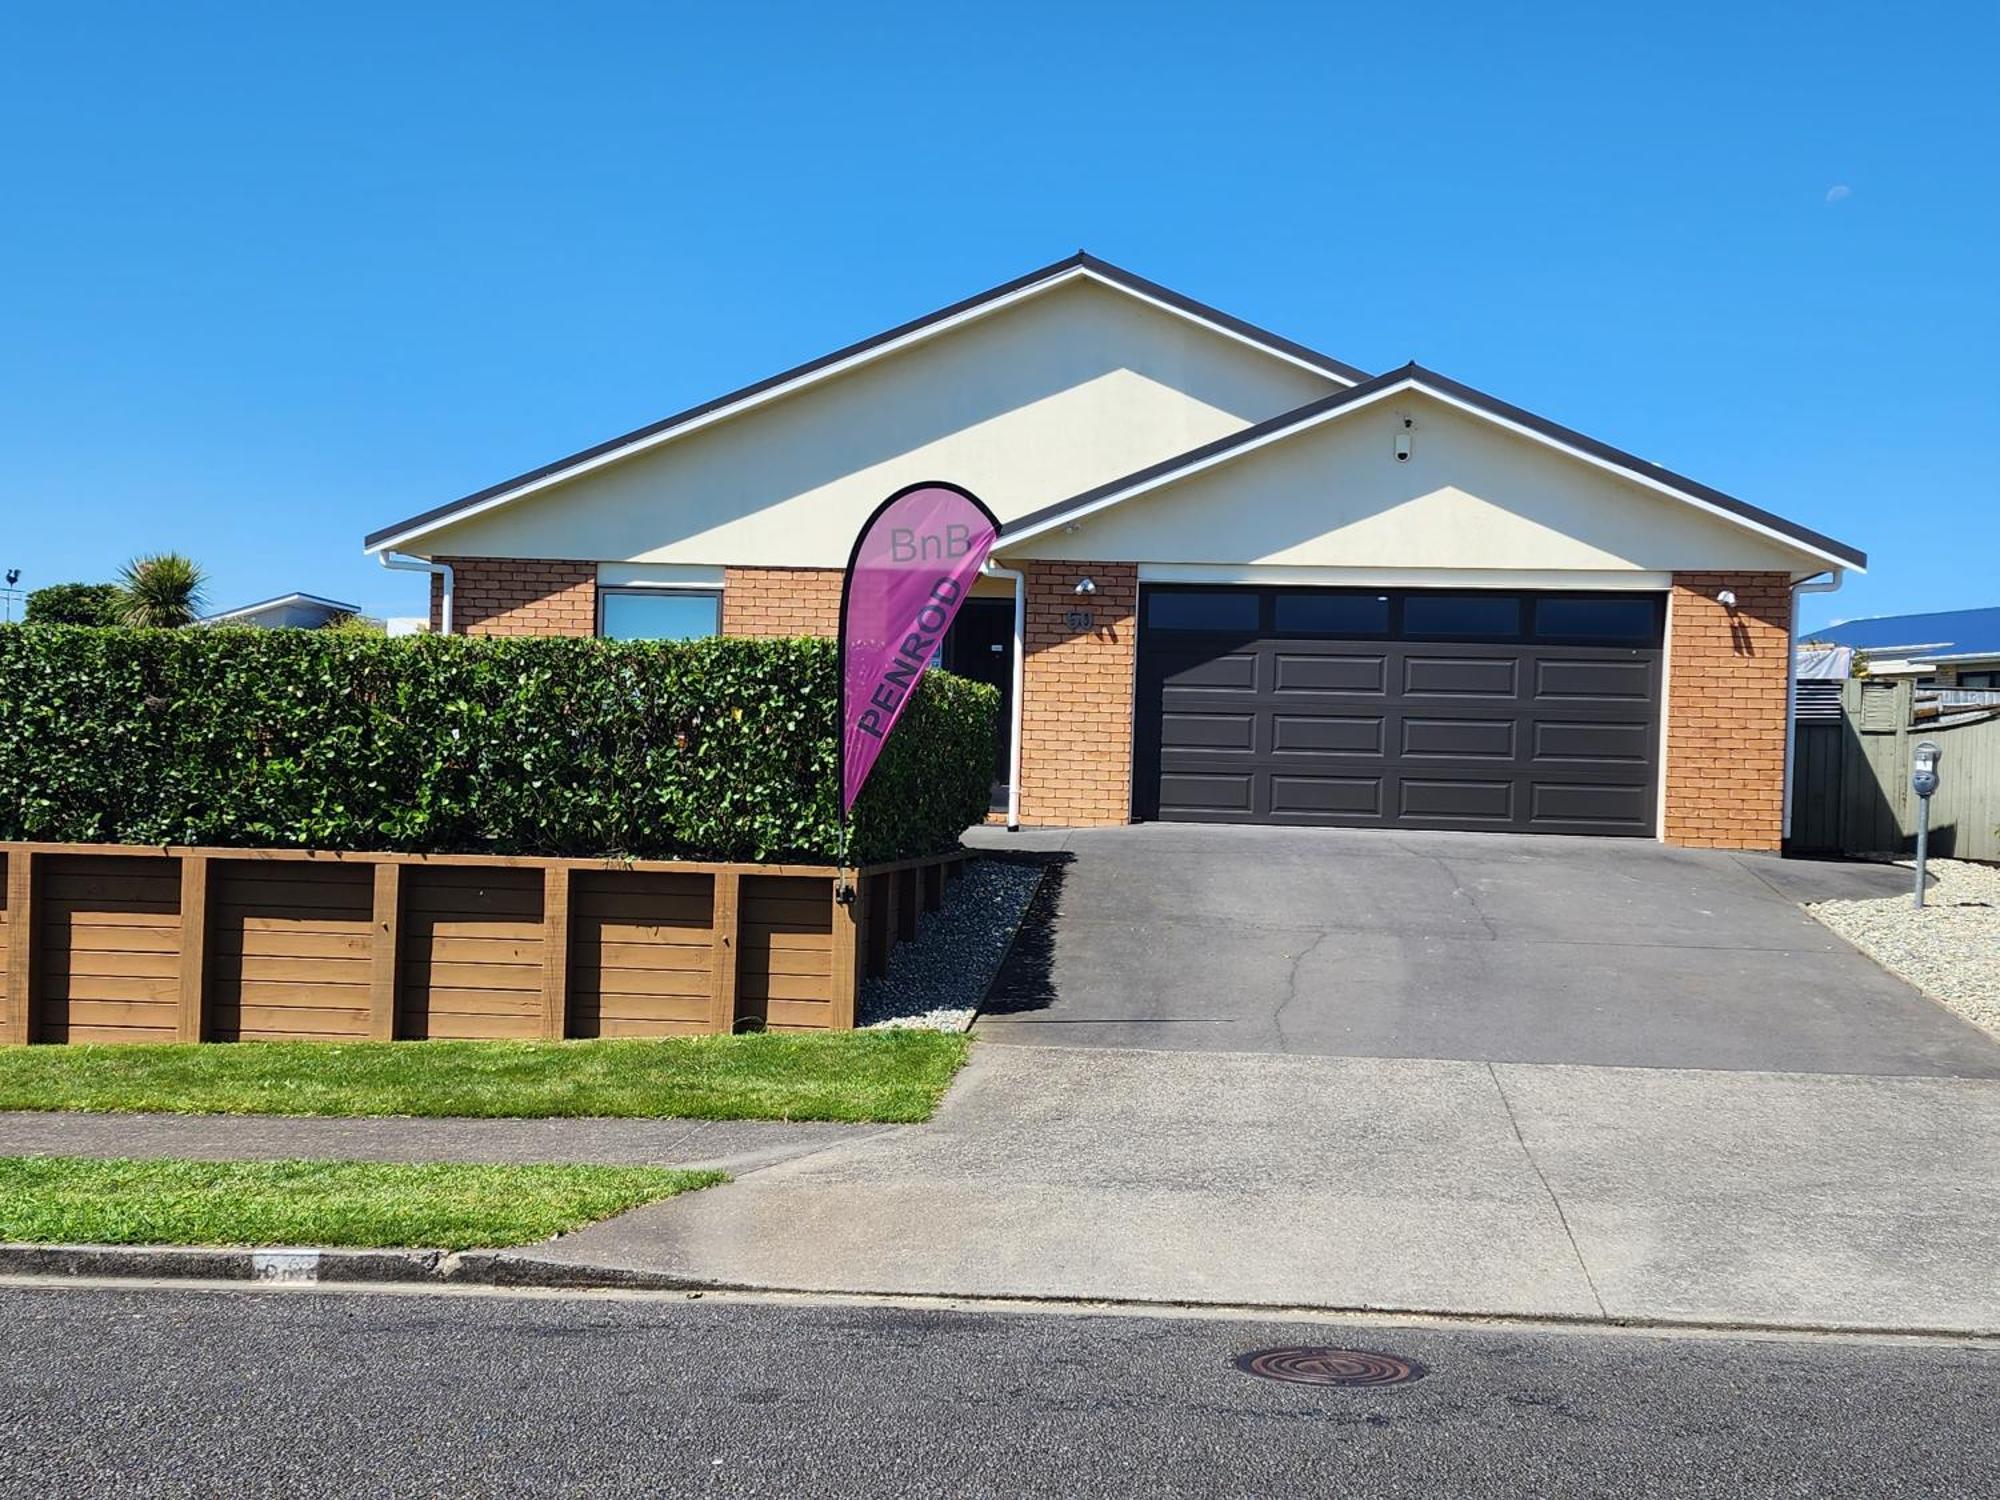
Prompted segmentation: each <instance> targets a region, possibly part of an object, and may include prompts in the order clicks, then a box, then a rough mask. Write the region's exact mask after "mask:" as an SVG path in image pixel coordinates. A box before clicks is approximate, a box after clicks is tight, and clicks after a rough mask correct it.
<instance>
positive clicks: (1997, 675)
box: [1958, 672, 2000, 690]
mask: <svg viewBox="0 0 2000 1500" xmlns="http://www.w3.org/2000/svg"><path fill="white" fill-rule="evenodd" d="M1958 685H1959V686H1960V687H1962V688H1986V689H1988V690H1991V689H1993V688H2000V672H1960V673H1959V674H1958Z"/></svg>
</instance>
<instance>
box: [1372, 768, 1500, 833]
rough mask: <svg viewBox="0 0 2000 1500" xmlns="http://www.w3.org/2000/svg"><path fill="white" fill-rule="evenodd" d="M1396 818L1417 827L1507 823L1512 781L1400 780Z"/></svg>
mask: <svg viewBox="0 0 2000 1500" xmlns="http://www.w3.org/2000/svg"><path fill="white" fill-rule="evenodd" d="M1396 789H1397V793H1398V796H1397V807H1396V813H1397V816H1398V817H1400V818H1402V819H1403V820H1404V821H1405V822H1419V823H1435V822H1445V823H1454V824H1462V823H1495V824H1503V823H1511V822H1513V821H1514V783H1513V782H1512V781H1472V780H1462V779H1460V778H1458V777H1452V778H1450V779H1442V780H1441V779H1434V778H1431V777H1424V776H1404V777H1402V778H1401V779H1399V780H1398V782H1397V783H1396Z"/></svg>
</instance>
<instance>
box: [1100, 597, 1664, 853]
mask: <svg viewBox="0 0 2000 1500" xmlns="http://www.w3.org/2000/svg"><path fill="white" fill-rule="evenodd" d="M1139 605H1140V618H1141V626H1140V630H1139V658H1138V683H1137V687H1138V696H1137V702H1136V710H1137V724H1136V731H1137V732H1136V743H1135V747H1134V748H1135V754H1134V757H1133V773H1134V786H1133V809H1134V812H1135V813H1136V814H1137V816H1139V817H1141V818H1149V819H1162V820H1167V821H1182V822H1210V823H1276V824H1331V825H1343V826H1357V827H1384V828H1461V829H1491V830H1496V831H1506V832H1521V833H1570V834H1600V835H1602V834H1611V835H1621V834H1622V835H1634V836H1645V837H1650V836H1652V835H1653V834H1654V832H1655V830H1656V808H1657V796H1658V793H1657V781H1658V763H1659V746H1660V699H1661V675H1662V673H1661V658H1662V650H1661V644H1662V633H1663V629H1664V620H1665V599H1664V596H1662V595H1661V594H1658V593H1650V592H1624V593H1580V592H1574V591H1555V590H1549V591H1542V590H1508V591H1502V590H1461V591H1452V590H1443V589H1424V590H1417V589H1409V590H1388V591H1383V590H1371V589H1295V588H1226V587H1207V586H1179V585H1147V586H1145V587H1144V588H1142V590H1141V593H1140V600H1139Z"/></svg>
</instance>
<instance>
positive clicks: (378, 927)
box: [368, 860, 403, 1042]
mask: <svg viewBox="0 0 2000 1500" xmlns="http://www.w3.org/2000/svg"><path fill="white" fill-rule="evenodd" d="M402 918H403V867H402V866H401V865H399V864H397V863H396V862H395V861H394V860H384V861H383V862H382V863H381V864H379V865H377V866H376V867H375V909H374V912H373V915H372V919H371V924H370V926H371V930H372V931H373V933H374V938H375V940H374V946H373V949H372V951H371V952H370V955H369V958H370V968H369V971H368V1039H369V1040H370V1041H375V1042H392V1041H394V1040H395V1039H396V986H397V980H398V979H399V977H400V976H401V966H400V964H399V960H400V958H401V957H402V955H401V953H400V952H399V951H398V950H399V948H400V946H401V943H402V929H403V920H402Z"/></svg>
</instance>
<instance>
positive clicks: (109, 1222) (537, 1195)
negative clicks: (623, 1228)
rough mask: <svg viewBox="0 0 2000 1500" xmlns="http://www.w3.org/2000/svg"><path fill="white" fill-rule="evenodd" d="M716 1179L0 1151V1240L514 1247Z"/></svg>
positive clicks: (587, 1170) (608, 1170) (610, 1171)
mask: <svg viewBox="0 0 2000 1500" xmlns="http://www.w3.org/2000/svg"><path fill="white" fill-rule="evenodd" d="M722 1180H723V1177H722V1174H721V1173H720V1172H680V1171H670V1170H668V1169H666V1168H663V1167H543V1166H529V1167H498V1166H461V1165H457V1164H452V1163H442V1164H435V1163H434V1164H425V1165H404V1164H400V1163H383V1162H332V1161H228V1162H213V1161H173V1160H164V1161H123V1160H118V1161H102V1160H97V1159H93V1158H89V1157H81V1156H5V1157H0V1240H11V1241H15V1242H20V1243H33V1244H46V1245H318V1246H336V1245H340V1246H371V1247H380V1246H390V1245H412V1246H421V1247H423V1248H426V1249H431V1248H441V1249H445V1250H470V1249H474V1248H476V1247H481V1246H501V1245H524V1244H528V1243H530V1242H532V1241H535V1240H542V1239H547V1238H548V1237H549V1236H550V1235H553V1234H562V1233H565V1232H567V1231H568V1230H572V1229H580V1228H582V1227H583V1226H584V1225H585V1224H590V1223H594V1222H595V1221H596V1220H598V1219H603V1218H608V1217H610V1216H611V1215H612V1214H616V1213H623V1212H624V1211H625V1210H626V1209H628V1208H636V1207H638V1206H639V1205H640V1204H641V1203H651V1202H653V1201H654V1200H655V1199H659V1198H671V1197H673V1196H674V1194H676V1193H684V1192H687V1191H689V1190H690V1189H692V1188H702V1187H708V1186H710V1185H711V1184H713V1183H717V1182H720V1181H722Z"/></svg>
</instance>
